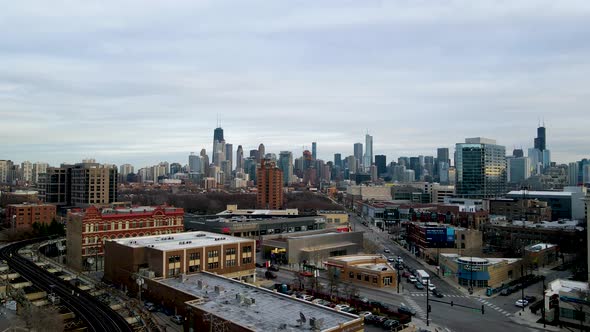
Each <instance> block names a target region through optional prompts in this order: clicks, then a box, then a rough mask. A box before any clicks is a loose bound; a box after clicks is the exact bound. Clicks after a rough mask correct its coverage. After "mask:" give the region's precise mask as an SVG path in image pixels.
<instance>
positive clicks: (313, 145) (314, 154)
mask: <svg viewBox="0 0 590 332" xmlns="http://www.w3.org/2000/svg"><path fill="white" fill-rule="evenodd" d="M311 157H312V158H313V160H316V159H318V143H316V142H311Z"/></svg>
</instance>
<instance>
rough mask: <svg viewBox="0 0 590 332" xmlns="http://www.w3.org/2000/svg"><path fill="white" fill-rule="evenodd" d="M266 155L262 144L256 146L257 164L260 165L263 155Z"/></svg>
mask: <svg viewBox="0 0 590 332" xmlns="http://www.w3.org/2000/svg"><path fill="white" fill-rule="evenodd" d="M265 154H266V152H265V151H264V144H262V143H260V145H259V146H258V160H257V162H258V163H259V164H260V163H261V161H262V159H264V155H265Z"/></svg>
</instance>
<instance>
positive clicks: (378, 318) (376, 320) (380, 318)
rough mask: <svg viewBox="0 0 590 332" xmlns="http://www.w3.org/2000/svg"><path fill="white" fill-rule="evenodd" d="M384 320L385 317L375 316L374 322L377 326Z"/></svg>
mask: <svg viewBox="0 0 590 332" xmlns="http://www.w3.org/2000/svg"><path fill="white" fill-rule="evenodd" d="M385 321H387V317H384V316H377V317H375V321H374V324H375V325H377V326H383V323H385Z"/></svg>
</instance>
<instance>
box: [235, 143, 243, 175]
mask: <svg viewBox="0 0 590 332" xmlns="http://www.w3.org/2000/svg"><path fill="white" fill-rule="evenodd" d="M236 169H241V170H244V149H242V146H241V145H238V150H237V151H236Z"/></svg>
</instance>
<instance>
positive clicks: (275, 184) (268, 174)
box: [256, 159, 283, 210]
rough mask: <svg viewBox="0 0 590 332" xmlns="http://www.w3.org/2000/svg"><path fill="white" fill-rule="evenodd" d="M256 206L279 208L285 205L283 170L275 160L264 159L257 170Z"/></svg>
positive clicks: (270, 208)
mask: <svg viewBox="0 0 590 332" xmlns="http://www.w3.org/2000/svg"><path fill="white" fill-rule="evenodd" d="M256 184H257V189H258V191H257V193H256V207H257V208H259V209H269V210H278V209H280V208H282V207H283V172H282V171H281V170H280V169H279V168H278V167H277V166H276V164H275V163H274V162H273V161H270V160H268V159H262V160H261V161H260V167H259V168H258V169H257V170H256Z"/></svg>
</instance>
